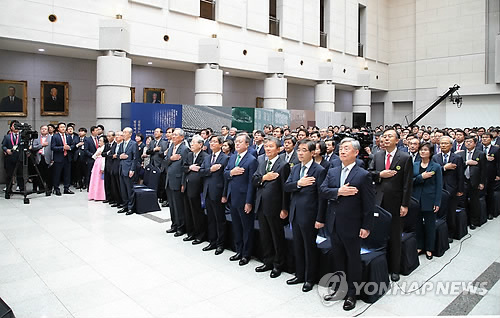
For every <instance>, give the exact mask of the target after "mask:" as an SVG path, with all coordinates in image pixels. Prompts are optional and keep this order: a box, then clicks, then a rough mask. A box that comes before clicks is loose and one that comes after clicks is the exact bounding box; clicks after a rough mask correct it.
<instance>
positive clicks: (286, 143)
mask: <svg viewBox="0 0 500 318" xmlns="http://www.w3.org/2000/svg"><path fill="white" fill-rule="evenodd" d="M296 143H297V139H295V137H293V136H286V137H285V139H284V140H283V147H284V148H285V150H284V151H283V153H281V154H280V157H281V159H283V160H285V162H287V163H288V164H289V165H290V168H293V166H294V165H298V164H299V163H300V161H299V158H298V157H297V150H296V149H295V144H296Z"/></svg>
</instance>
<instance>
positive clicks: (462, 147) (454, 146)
mask: <svg viewBox="0 0 500 318" xmlns="http://www.w3.org/2000/svg"><path fill="white" fill-rule="evenodd" d="M457 150H458V149H457V141H456V140H454V141H453V146H451V151H452V152H455V151H457ZM460 150H464V151H465V150H467V149H466V148H465V142H464V141H463V142H462V144H461V146H460Z"/></svg>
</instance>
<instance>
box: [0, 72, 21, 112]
mask: <svg viewBox="0 0 500 318" xmlns="http://www.w3.org/2000/svg"><path fill="white" fill-rule="evenodd" d="M27 115H28V82H27V81H11V80H0V116H3V117H12V116H27Z"/></svg>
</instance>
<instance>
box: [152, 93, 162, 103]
mask: <svg viewBox="0 0 500 318" xmlns="http://www.w3.org/2000/svg"><path fill="white" fill-rule="evenodd" d="M151 103H153V104H161V100H159V99H158V94H157V93H153V96H152V97H151Z"/></svg>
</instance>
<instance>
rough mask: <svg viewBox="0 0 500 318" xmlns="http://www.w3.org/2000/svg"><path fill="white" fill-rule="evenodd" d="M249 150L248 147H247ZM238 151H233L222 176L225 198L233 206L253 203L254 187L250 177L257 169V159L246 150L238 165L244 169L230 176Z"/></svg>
mask: <svg viewBox="0 0 500 318" xmlns="http://www.w3.org/2000/svg"><path fill="white" fill-rule="evenodd" d="M248 150H250V148H248ZM237 157H238V153H234V154H233V155H232V156H231V157H230V158H229V161H228V163H227V166H226V169H225V170H224V177H225V178H226V181H227V199H228V201H229V202H230V203H231V205H232V206H233V207H243V206H244V205H245V204H246V203H249V204H251V205H253V204H254V199H255V188H254V187H253V185H252V177H253V175H254V173H255V170H257V159H255V157H254V156H253V155H252V154H251V153H250V151H247V153H246V154H245V156H244V157H243V158H241V160H240V163H239V164H238V167H241V168H243V169H245V172H243V174H241V175H239V176H231V174H230V172H231V170H232V169H233V168H234V167H235V166H236V165H235V163H236V158H237Z"/></svg>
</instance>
